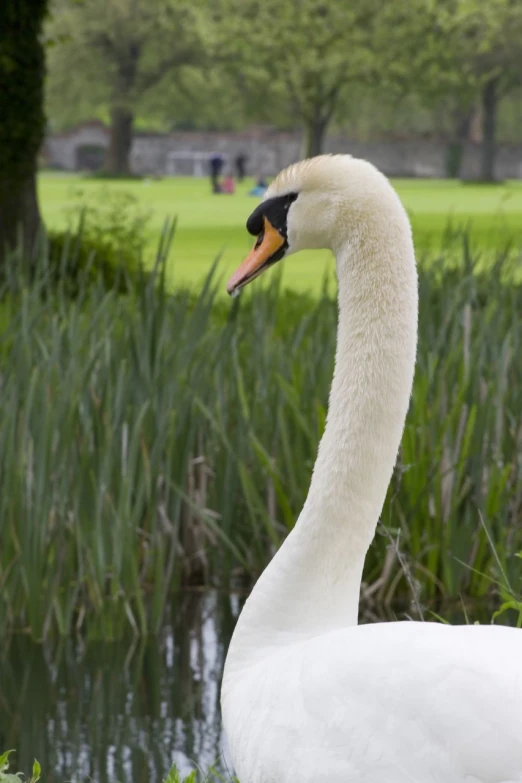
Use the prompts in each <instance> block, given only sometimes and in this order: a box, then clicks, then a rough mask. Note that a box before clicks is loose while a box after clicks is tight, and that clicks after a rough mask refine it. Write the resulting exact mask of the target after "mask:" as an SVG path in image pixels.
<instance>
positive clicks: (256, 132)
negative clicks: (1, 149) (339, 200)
mask: <svg viewBox="0 0 522 783" xmlns="http://www.w3.org/2000/svg"><path fill="white" fill-rule="evenodd" d="M108 146H109V131H108V129H107V128H106V127H105V126H103V125H102V124H101V123H98V122H91V123H85V124H84V125H81V126H78V127H77V128H75V129H73V130H71V131H69V132H68V133H62V134H52V135H50V136H48V137H47V139H46V141H45V145H44V149H43V158H44V162H45V164H46V165H49V166H52V167H55V168H58V169H64V170H67V171H77V170H80V169H82V168H85V167H89V162H92V167H95V166H96V163H97V162H98V161H99V160H100V156H101V157H103V151H104V150H107V148H108ZM214 151H217V152H221V153H222V154H223V155H224V156H225V157H226V158H228V159H229V160H231V161H233V159H234V157H235V156H236V155H237V154H239V153H240V152H241V153H245V154H246V155H247V156H248V170H249V172H250V173H252V174H254V175H256V174H258V173H263V174H265V175H273V174H275V173H276V172H277V171H279V170H280V169H281V168H284V167H285V166H287V165H288V164H289V163H292V162H293V161H295V160H298V159H299V158H300V157H301V136H300V134H299V133H290V132H283V131H274V130H270V129H267V128H249V129H247V130H244V131H240V132H217V131H208V132H200V131H191V132H184V131H176V132H173V133H169V134H147V133H137V134H135V137H134V141H133V144H132V150H131V167H132V170H133V172H135V173H136V174H145V175H146V174H148V175H151V176H162V175H164V174H168V173H169V171H170V168H169V161H168V155H169V153H170V152H173V153H179V152H208V153H210V152H214ZM325 151H326V152H348V153H350V154H352V155H355V156H357V157H361V158H366V159H367V160H370V161H371V162H372V163H375V165H376V166H378V167H379V168H380V169H381V170H382V171H384V172H385V173H386V174H388V175H389V176H399V177H444V176H445V154H446V148H445V144H444V142H443V141H440V140H436V139H420V138H411V139H381V140H375V141H356V140H353V139H350V138H349V137H348V136H340V135H332V136H329V137H328V140H327V143H326V149H325ZM97 153H98V154H97ZM82 164H84V165H82ZM479 164H480V147H479V145H478V144H473V143H469V144H468V145H467V146H466V149H465V153H464V161H463V169H462V175H463V177H464V178H469V179H475V178H478V176H479V170H480V168H479ZM180 170H182V169H180ZM187 171H188V169H187ZM496 174H497V176H498V177H499V178H500V179H508V178H509V179H513V178H522V145H521V144H518V145H516V144H513V145H507V144H504V145H500V146H499V149H498V155H497V166H496Z"/></svg>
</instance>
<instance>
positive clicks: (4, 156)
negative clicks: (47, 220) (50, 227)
mask: <svg viewBox="0 0 522 783" xmlns="http://www.w3.org/2000/svg"><path fill="white" fill-rule="evenodd" d="M46 10H47V0H2V2H1V3H0V264H1V263H3V261H4V259H5V255H6V252H7V251H8V250H9V249H11V248H13V247H15V246H16V245H17V243H18V241H19V240H22V241H23V246H24V250H25V252H26V253H27V254H30V253H31V252H32V250H33V246H34V243H35V240H36V237H37V235H38V231H39V228H40V213H39V210H38V200H37V195H36V168H37V157H38V151H39V149H40V147H41V144H42V141H43V137H44V132H45V115H44V109H43V83H44V75H45V55H44V49H43V45H42V36H41V34H42V24H43V20H44V17H45V13H46Z"/></svg>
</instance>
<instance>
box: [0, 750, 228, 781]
mask: <svg viewBox="0 0 522 783" xmlns="http://www.w3.org/2000/svg"><path fill="white" fill-rule="evenodd" d="M13 752H14V751H12V750H8V751H6V752H5V753H2V754H0V783H20V781H21V780H22V779H23V775H22V773H21V772H16V773H14V774H13V773H9V772H8V769H9V756H10V755H11V754H12V753H13ZM41 773H42V770H41V767H40V764H39V762H38V761H36V760H35V761H34V764H33V770H32V775H31V778H30V779H28V783H37V781H38V780H40V779H41ZM199 779H200V777H199V776H198V774H197V772H196V771H195V770H192V772H190V773H189V774H188V775H182V774H181V773H180V771H179V769H178V768H177V766H176V765H175V764H174V765H173V766H172V767H171V768H170V770H169V772H168V774H167V777H166V778H165V780H164V781H163V783H198V780H199ZM201 780H202V783H210V781H212V780H219V781H225V778H224V777H223V776H222V775H220V774H219V773H217V772H216V773H214V772H213V771H212V770H211V771H210V772H209V773H208V774H206V775H204V776H202V777H201ZM229 780H230V781H231V783H238V780H237V778H229Z"/></svg>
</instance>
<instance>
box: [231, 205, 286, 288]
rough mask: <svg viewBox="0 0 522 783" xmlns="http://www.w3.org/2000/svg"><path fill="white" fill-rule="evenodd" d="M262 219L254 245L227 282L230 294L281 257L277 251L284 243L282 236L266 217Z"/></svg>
mask: <svg viewBox="0 0 522 783" xmlns="http://www.w3.org/2000/svg"><path fill="white" fill-rule="evenodd" d="M263 220H264V228H263V231H262V232H261V233H260V234H259V236H258V238H257V240H256V243H255V245H254V247H253V248H252V250H251V251H250V253H249V254H248V255H247V257H246V258H245V260H244V261H243V263H242V264H241V266H240V267H239V268H238V269H236V271H235V272H234V274H233V275H232V277H231V278H230V280H229V281H228V283H227V292H228V293H229V294H231V295H234V294H235V293H239V291H240V290H241V288H243V286H245V285H246V284H247V283H250V282H251V281H252V280H254V279H255V278H256V277H259V275H260V274H261V273H262V272H263V271H264V270H265V269H266V268H267V267H269V266H270V265H271V264H273V263H274V261H278V260H279V258H281V257H282V254H281V255H280V254H279V251H280V250H281V249H282V247H283V245H284V244H285V239H284V237H282V236H281V234H280V233H279V231H278V230H277V229H276V228H274V227H273V225H272V224H271V223H270V221H269V220H268V218H266V217H264V218H263ZM274 256H277V258H274Z"/></svg>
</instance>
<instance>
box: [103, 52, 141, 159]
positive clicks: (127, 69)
mask: <svg viewBox="0 0 522 783" xmlns="http://www.w3.org/2000/svg"><path fill="white" fill-rule="evenodd" d="M140 56H141V49H140V46H139V45H138V44H137V43H136V42H132V43H131V44H130V45H129V47H128V49H127V51H126V52H125V53H124V55H123V56H121V58H119V59H118V62H117V67H116V79H115V82H114V93H113V101H112V108H111V139H110V144H109V155H108V160H107V167H106V168H107V171H109V172H110V173H111V174H129V173H130V151H131V146H132V130H133V124H134V112H133V110H132V105H133V104H132V97H133V95H134V94H135V88H136V79H137V76H138V64H139V61H140Z"/></svg>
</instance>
